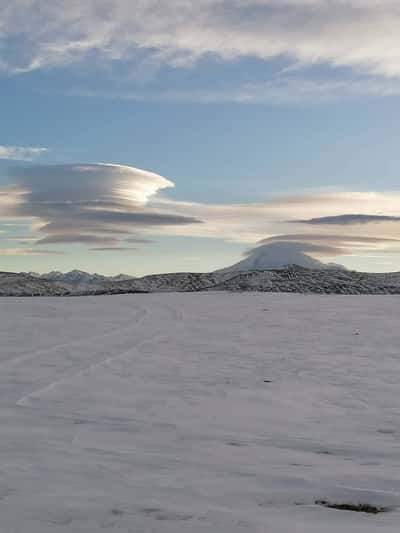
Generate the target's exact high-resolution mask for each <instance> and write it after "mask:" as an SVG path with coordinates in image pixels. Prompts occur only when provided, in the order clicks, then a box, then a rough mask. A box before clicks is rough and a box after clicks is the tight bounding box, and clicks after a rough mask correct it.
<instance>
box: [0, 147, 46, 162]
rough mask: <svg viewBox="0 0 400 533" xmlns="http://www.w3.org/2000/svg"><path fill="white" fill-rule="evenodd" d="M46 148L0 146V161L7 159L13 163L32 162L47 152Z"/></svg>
mask: <svg viewBox="0 0 400 533" xmlns="http://www.w3.org/2000/svg"><path fill="white" fill-rule="evenodd" d="M47 151H48V148H40V147H33V146H1V145H0V159H8V160H14V161H33V160H34V159H36V158H37V157H39V156H41V155H42V154H43V153H45V152H47Z"/></svg>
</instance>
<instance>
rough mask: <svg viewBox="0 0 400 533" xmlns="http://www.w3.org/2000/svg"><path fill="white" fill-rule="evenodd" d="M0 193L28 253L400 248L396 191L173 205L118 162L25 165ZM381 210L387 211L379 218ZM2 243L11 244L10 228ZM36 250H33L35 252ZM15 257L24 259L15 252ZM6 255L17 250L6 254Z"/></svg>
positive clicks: (159, 186) (149, 180) (326, 253)
mask: <svg viewBox="0 0 400 533" xmlns="http://www.w3.org/2000/svg"><path fill="white" fill-rule="evenodd" d="M9 180H10V184H9V185H8V186H7V187H3V188H2V189H0V222H1V221H3V223H4V222H6V221H8V223H10V222H15V221H17V222H20V223H21V222H25V223H29V224H30V225H31V232H30V233H29V234H27V235H24V236H22V237H21V239H20V240H21V241H22V242H23V239H24V238H25V239H26V246H29V248H26V252H25V253H27V254H31V253H33V252H32V250H33V251H34V250H35V249H36V248H35V246H38V247H40V248H38V251H37V252H36V253H39V250H40V251H42V252H43V253H45V252H46V249H43V245H45V246H46V247H47V246H50V250H47V251H51V250H54V249H55V250H59V251H60V250H65V251H68V249H69V247H70V246H71V245H80V246H84V247H86V248H89V249H92V250H101V251H114V252H117V251H118V250H120V251H122V250H124V251H126V250H129V249H133V248H132V246H135V247H136V245H138V244H140V245H151V244H152V240H151V239H152V238H153V237H154V236H171V235H174V236H187V237H208V238H212V239H221V240H226V241H228V240H230V241H238V242H243V243H249V244H254V243H259V244H271V243H275V242H286V243H297V244H296V246H297V248H299V249H300V248H301V249H302V251H304V252H310V253H311V254H312V255H314V256H318V257H333V256H339V255H347V254H355V255H360V254H370V253H372V252H374V251H376V250H381V251H385V252H393V253H398V252H400V239H399V238H398V234H399V229H400V192H387V193H376V192H334V193H333V192H332V193H318V194H308V195H303V196H293V197H278V198H272V199H270V200H269V201H266V202H264V203H258V204H238V205H236V204H235V205H233V204H206V203H194V202H185V201H177V200H172V199H169V198H168V196H167V195H166V191H167V190H168V188H171V187H173V186H174V184H173V182H172V181H170V180H168V179H166V178H164V177H162V176H160V175H158V174H154V173H152V172H148V171H144V170H140V169H137V168H133V167H127V166H121V165H112V164H87V165H82V164H81V165H48V166H44V165H42V166H34V165H30V166H24V167H18V168H15V169H14V170H12V171H11V172H10V176H9ZM383 213H385V214H383ZM3 231H4V232H5V233H3V237H2V238H3V239H4V238H7V231H8V229H7V226H4V230H3ZM32 247H33V248H32ZM9 250H16V252H15V253H24V252H23V250H24V248H21V250H22V251H21V252H18V251H17V249H9ZM7 253H8V254H10V253H11V252H10V251H8V252H7Z"/></svg>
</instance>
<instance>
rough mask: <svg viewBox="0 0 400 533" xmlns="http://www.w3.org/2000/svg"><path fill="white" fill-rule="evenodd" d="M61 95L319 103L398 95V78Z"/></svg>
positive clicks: (293, 79)
mask: <svg viewBox="0 0 400 533" xmlns="http://www.w3.org/2000/svg"><path fill="white" fill-rule="evenodd" d="M64 94H67V95H70V96H81V97H86V98H104V99H116V100H133V101H139V102H154V101H162V102H195V103H202V104H218V103H223V102H231V103H237V104H272V105H284V104H300V103H301V104H303V103H308V104H321V103H324V102H330V101H332V100H338V99H348V98H352V97H357V98H359V97H360V96H382V97H385V96H400V79H397V78H395V79H391V78H390V79H389V78H378V77H376V76H375V77H365V76H364V77H360V76H359V77H357V78H354V79H351V80H349V79H335V80H329V79H311V78H310V79H306V78H304V77H300V76H293V75H292V76H287V75H280V76H276V77H274V78H273V79H270V80H267V81H263V82H261V81H258V82H251V83H239V84H232V83H230V84H227V83H223V84H214V85H213V87H211V88H202V89H199V88H197V89H196V88H193V89H180V90H179V89H158V90H154V89H153V90H151V89H149V88H148V87H146V88H142V89H137V88H136V89H132V90H126V89H124V90H118V89H117V90H115V89H114V90H102V89H83V88H75V89H69V90H67V91H66V92H65V93H64Z"/></svg>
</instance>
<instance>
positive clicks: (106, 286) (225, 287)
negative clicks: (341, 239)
mask: <svg viewBox="0 0 400 533" xmlns="http://www.w3.org/2000/svg"><path fill="white" fill-rule="evenodd" d="M69 274H71V273H68V274H62V275H59V274H57V273H51V274H49V275H47V276H48V277H42V276H33V275H30V274H26V273H19V274H16V273H10V272H0V296H84V295H100V294H134V293H152V292H207V291H229V292H245V291H259V292H295V293H304V294H400V272H394V273H388V274H371V273H362V272H354V271H350V270H345V269H341V268H334V267H331V268H322V269H321V268H319V269H310V268H306V267H302V266H298V265H289V266H285V267H280V268H271V269H265V270H254V269H252V270H249V271H243V270H242V271H234V270H231V271H229V270H227V271H220V272H211V273H194V272H178V273H173V274H154V275H150V276H144V277H142V278H130V277H129V276H122V277H121V276H116V277H110V278H108V277H106V276H98V275H91V274H86V273H84V274H85V276H83V275H79V274H76V273H75V274H71V275H69ZM86 276H89V278H87V277H86ZM50 277H53V278H56V279H50ZM61 278H62V279H61ZM102 278H103V280H102V281H101V279H102ZM82 279H84V280H86V279H89V281H88V282H83V281H82ZM94 279H95V280H96V282H94V281H93V280H94ZM65 280H70V281H69V282H68V281H65ZM77 280H80V281H79V282H77ZM92 281H93V282H92Z"/></svg>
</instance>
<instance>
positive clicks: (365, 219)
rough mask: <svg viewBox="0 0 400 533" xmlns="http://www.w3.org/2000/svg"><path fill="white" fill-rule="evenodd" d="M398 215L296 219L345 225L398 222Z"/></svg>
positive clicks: (358, 215) (301, 222) (300, 221)
mask: <svg viewBox="0 0 400 533" xmlns="http://www.w3.org/2000/svg"><path fill="white" fill-rule="evenodd" d="M399 221H400V216H398V217H395V216H385V215H360V214H355V215H337V216H330V217H319V218H311V219H309V220H298V221H296V222H297V223H299V224H312V225H320V224H327V225H339V226H347V225H349V224H369V223H371V222H399Z"/></svg>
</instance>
